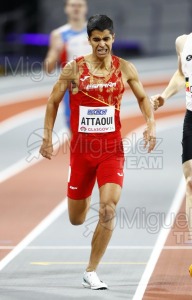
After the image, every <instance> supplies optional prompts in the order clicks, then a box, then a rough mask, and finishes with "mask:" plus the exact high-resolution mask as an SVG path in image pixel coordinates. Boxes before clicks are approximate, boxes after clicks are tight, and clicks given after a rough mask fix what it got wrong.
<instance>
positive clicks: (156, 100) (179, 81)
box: [151, 35, 187, 110]
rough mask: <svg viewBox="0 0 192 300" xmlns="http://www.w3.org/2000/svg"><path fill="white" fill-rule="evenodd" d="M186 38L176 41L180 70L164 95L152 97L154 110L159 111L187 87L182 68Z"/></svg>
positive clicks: (182, 37)
mask: <svg viewBox="0 0 192 300" xmlns="http://www.w3.org/2000/svg"><path fill="white" fill-rule="evenodd" d="M186 38H187V35H182V36H179V37H178V38H177V39H176V42H175V45H176V51H177V56H178V69H177V71H176V72H175V73H174V75H173V76H172V78H171V80H170V82H169V84H168V86H167V87H166V89H165V90H164V91H163V93H162V94H161V95H160V94H158V95H154V96H152V97H151V103H152V106H153V108H154V110H157V109H158V108H159V107H161V106H163V105H164V103H165V101H166V100H167V99H168V98H170V97H171V96H173V95H175V94H176V93H177V92H179V91H180V90H181V89H182V88H184V86H185V78H184V75H183V73H182V68H181V52H182V50H183V46H184V44H185V41H186Z"/></svg>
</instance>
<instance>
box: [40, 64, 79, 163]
mask: <svg viewBox="0 0 192 300" xmlns="http://www.w3.org/2000/svg"><path fill="white" fill-rule="evenodd" d="M76 74H77V70H76V63H75V62H74V61H73V62H70V63H68V64H67V65H66V66H65V67H64V68H63V70H62V73H61V75H60V77H59V79H58V80H57V82H56V84H55V85H54V87H53V90H52V92H51V95H50V97H49V99H48V103H47V107H46V114H45V121H44V138H43V143H42V146H41V148H40V153H41V155H42V156H44V157H46V158H48V159H51V156H52V152H53V146H52V131H53V127H54V124H55V120H56V116H57V111H58V107H59V104H60V102H61V100H62V99H63V96H64V94H65V92H66V90H67V88H69V86H70V83H71V81H73V80H75V79H76V76H77V75H76Z"/></svg>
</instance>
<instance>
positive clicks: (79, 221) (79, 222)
mask: <svg viewBox="0 0 192 300" xmlns="http://www.w3.org/2000/svg"><path fill="white" fill-rule="evenodd" d="M69 220H70V222H71V224H72V225H75V226H78V225H82V224H83V223H84V221H85V218H84V217H79V216H69Z"/></svg>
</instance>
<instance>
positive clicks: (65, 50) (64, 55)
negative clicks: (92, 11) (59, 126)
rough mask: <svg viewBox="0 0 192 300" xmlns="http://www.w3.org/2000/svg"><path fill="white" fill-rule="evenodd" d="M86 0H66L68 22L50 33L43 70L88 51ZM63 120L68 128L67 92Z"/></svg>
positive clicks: (48, 71) (89, 49) (51, 69)
mask: <svg viewBox="0 0 192 300" xmlns="http://www.w3.org/2000/svg"><path fill="white" fill-rule="evenodd" d="M87 10H88V8H87V1H86V0H66V1H65V7H64V11H65V13H66V15H67V19H68V23H67V24H65V25H64V26H61V27H59V28H57V29H55V30H53V31H52V32H51V34H50V44H49V50H48V53H47V56H46V58H45V70H46V72H47V73H51V72H52V71H53V70H54V69H55V68H56V67H57V66H58V63H59V64H60V65H61V66H62V67H64V66H65V64H66V63H67V62H68V61H71V60H73V59H74V58H76V57H78V56H81V55H86V54H88V53H90V52H91V51H92V50H91V46H90V44H89V42H88V38H87V27H86V26H87V21H86V15H87ZM63 100H64V109H65V121H66V124H67V126H68V128H69V129H70V108H69V93H68V91H67V92H66V94H65V97H64V99H63Z"/></svg>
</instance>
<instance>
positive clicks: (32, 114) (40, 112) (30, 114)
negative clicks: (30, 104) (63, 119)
mask: <svg viewBox="0 0 192 300" xmlns="http://www.w3.org/2000/svg"><path fill="white" fill-rule="evenodd" d="M44 115H45V105H42V106H39V107H37V108H32V109H29V110H27V111H25V112H22V113H19V114H17V115H15V116H13V117H11V118H8V119H6V120H5V121H3V122H1V127H0V135H2V134H5V133H6V132H8V131H10V130H12V129H13V128H14V129H15V128H17V127H19V126H22V125H24V124H26V123H28V122H32V121H33V120H36V119H40V118H42V117H43V116H44Z"/></svg>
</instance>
